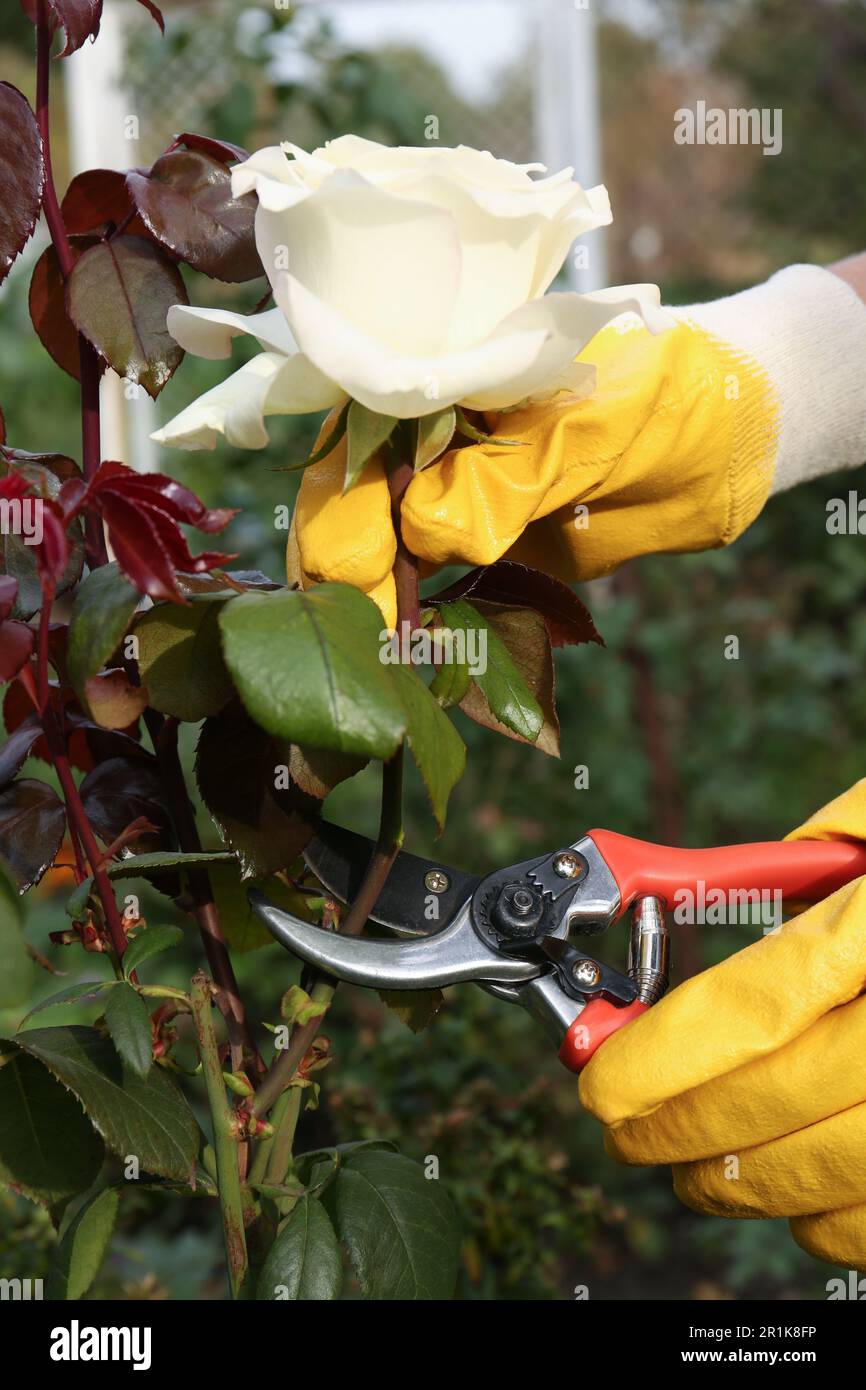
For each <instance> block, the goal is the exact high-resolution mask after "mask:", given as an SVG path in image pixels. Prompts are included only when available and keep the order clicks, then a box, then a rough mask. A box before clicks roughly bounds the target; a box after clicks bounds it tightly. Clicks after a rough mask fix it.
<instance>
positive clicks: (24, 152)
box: [0, 82, 45, 281]
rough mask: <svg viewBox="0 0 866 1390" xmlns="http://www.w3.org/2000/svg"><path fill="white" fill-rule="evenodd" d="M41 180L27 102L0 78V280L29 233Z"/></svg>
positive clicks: (39, 143) (34, 220)
mask: <svg viewBox="0 0 866 1390" xmlns="http://www.w3.org/2000/svg"><path fill="white" fill-rule="evenodd" d="M44 183H45V164H44V161H43V159H42V140H41V139H40V136H39V127H38V126H37V124H36V117H35V116H34V114H33V112H32V111H31V109H30V103H29V102H28V100H27V98H26V97H24V96H22V94H21V93H20V92H19V91H18V88H17V87H13V86H11V84H10V83H8V82H0V281H2V280H5V279H6V276H7V275H8V274H9V270H10V268H11V266H12V263H13V261H14V260H15V258H16V256H18V255H19V254H20V252H21V250H22V248H23V247H24V245H25V244H26V242H27V241H28V240H29V239H30V237H31V235H32V233H33V228H34V227H35V226H36V223H37V220H38V218H39V209H40V207H41V206H42V189H43V185H44Z"/></svg>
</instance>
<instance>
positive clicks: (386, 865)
mask: <svg viewBox="0 0 866 1390" xmlns="http://www.w3.org/2000/svg"><path fill="white" fill-rule="evenodd" d="M411 478H412V468H411V466H410V465H409V464H408V463H398V464H396V465H395V466H394V467H393V468H392V469H391V471H390V473H389V487H390V491H391V504H392V515H393V519H394V532H395V535H396V537H397V556H396V560H395V562H394V580H395V584H396V588H397V622H398V624H400V623H403V622H408V623H409V624H410V625H411V628H412V629H413V630H414V629H415V628H416V627H420V624H421V603H420V597H419V576H418V562H417V560H416V558H415V556H414V555H411V554H410V552H409V551H408V550H407V548H406V546H405V544H404V542H403V537H402V533H401V528H400V502H401V500H402V497H403V493H404V492H405V491H406V488H407V487H408V485H409V481H410V479H411ZM403 760H404V755H403V748H402V746H401V747H400V748H399V749H398V750H397V752H396V753H395V754H394V756H393V758H390V759H389V761H388V762H386V763H384V764H383V765H382V809H381V814H380V818H379V834H378V837H377V840H376V847H375V849H374V851H373V855H372V858H371V860H370V864H369V867H368V869H367V872H366V874H365V875H364V881H363V883H362V884H361V887H360V888H359V889H358V893H357V895H356V897H355V901H354V902H353V903H352V906H351V907H350V908H349V911H348V913H347V914H346V917H345V918H344V921H343V924H342V926H341V928H340V930H341V932H342V933H343V934H344V935H347V936H358V935H360V933H361V932H362V931H363V930H364V926H365V924H366V922H367V918H368V917H369V916H370V913H371V912H372V910H373V908H374V907H375V905H376V899H377V898H378V896H379V894H380V893H381V891H382V888H383V887H384V885H385V880H386V879H387V877H388V875H389V873H390V872H391V867H392V865H393V863H394V860H395V859H396V858H397V855H398V853H399V851H400V847H401V845H402V844H403ZM335 988H336V986H335V984H334V982H333V981H331V980H326V979H323V980H320V981H319V983H317V984H316V985H315V986H314V988H313V990H312V997H313V999H315V1000H316V1001H317V1002H323V1003H327V1004H328V1005H329V1006H330V1003H331V999H332V998H333V995H334V989H335ZM323 1017H324V1015H321V1016H320V1017H318V1018H313V1019H310V1021H309V1023H305V1024H304V1025H303V1026H302V1027H301V1028H298V1029H296V1030H295V1033H294V1034H293V1036H292V1039H291V1042H290V1043H289V1046H288V1047H287V1048H286V1050H285V1051H284V1052H282V1053H281V1054H280V1056H279V1057H278V1058H277V1060H276V1061H275V1062H274V1064H273V1066H272V1067H271V1069H270V1071H269V1072H268V1073H267V1075H266V1076H265V1078H264V1080H263V1081H262V1084H261V1086H260V1087H259V1089H258V1091H257V1092H256V1098H255V1100H254V1101H253V1105H252V1112H253V1114H254V1115H256V1116H262V1115H265V1114H267V1112H268V1110H269V1109H270V1108H271V1106H272V1105H274V1104H275V1102H276V1101H277V1099H278V1097H279V1096H280V1095H281V1093H282V1092H283V1090H284V1089H285V1087H286V1086H288V1085H289V1082H290V1081H291V1079H292V1077H293V1076H294V1074H295V1072H296V1070H297V1068H298V1064H299V1063H300V1062H301V1061H303V1058H304V1056H305V1055H306V1053H307V1051H308V1049H309V1048H310V1046H311V1044H312V1042H313V1039H314V1038H315V1036H316V1034H317V1033H318V1032H319V1031H320V1029H321V1024H322V1018H323Z"/></svg>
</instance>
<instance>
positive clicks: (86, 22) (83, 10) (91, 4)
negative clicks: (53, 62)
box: [21, 0, 102, 58]
mask: <svg viewBox="0 0 866 1390" xmlns="http://www.w3.org/2000/svg"><path fill="white" fill-rule="evenodd" d="M21 8H22V10H23V11H24V13H25V14H26V16H27V18H28V19H29V20H30V21H31V23H32V24H36V23H37V21H38V18H39V7H38V3H37V0H21ZM48 9H49V11H50V24H51V32H52V33H54V31H55V30H56V29H58V28H60V27H61V26H62V27H63V29H64V30H65V32H66V47H65V48H64V50H63V52H62V53H60V54H58V57H60V58H68V57H69V54H70V53H75V51H76V50H77V49H79V48H80V47H81V45H82V44H83V43H85V42H86V41H87V39H95V38H96V35H97V34H98V33H99V23H100V20H101V19H102V0H48Z"/></svg>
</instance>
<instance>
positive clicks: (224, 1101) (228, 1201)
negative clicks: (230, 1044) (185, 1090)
mask: <svg viewBox="0 0 866 1390" xmlns="http://www.w3.org/2000/svg"><path fill="white" fill-rule="evenodd" d="M190 1002H191V1004H192V1012H193V1017H194V1019H195V1026H196V1032H197V1034H198V1043H199V1050H200V1053H201V1063H202V1071H203V1073H204V1079H205V1085H206V1087H207V1098H208V1105H209V1106H210V1113H211V1120H212V1122H213V1141H214V1150H215V1153H216V1168H217V1190H218V1192H219V1203H220V1211H221V1212H222V1220H223V1238H224V1240H225V1248H226V1263H227V1266H228V1276H229V1289H230V1291H231V1296H232V1298H233V1299H236V1298H240V1297H241V1294H242V1290H243V1286H244V1282H245V1280H246V1276H247V1242H246V1234H245V1231H244V1208H243V1197H242V1194H241V1179H240V1170H239V1168H238V1142H237V1131H236V1125H237V1120H236V1118H235V1114H234V1111H233V1110H232V1108H231V1106H230V1105H229V1101H228V1095H227V1093H226V1088H225V1082H224V1081H223V1075H222V1067H221V1066H220V1059H219V1051H218V1049H217V1041H216V1034H215V1032H214V1026H213V1015H212V1013H211V984H210V981H209V980H208V979H207V977H206V976H205V975H203V974H201V972H199V974H197V975H194V976H193V980H192V989H191V991H190Z"/></svg>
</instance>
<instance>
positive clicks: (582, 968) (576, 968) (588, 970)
mask: <svg viewBox="0 0 866 1390" xmlns="http://www.w3.org/2000/svg"><path fill="white" fill-rule="evenodd" d="M571 973H572V975H573V976H574V978H575V980H576V981H577V983H578V984H579V985H586V986H587V987H589V988H591V987H592V986H593V985H597V984H598V982H599V980H600V979H601V971H600V970H599V968H598V966H597V965H596V963H595V961H594V960H579V961H577V962H576V964H574V965H573V966H572V967H571Z"/></svg>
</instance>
